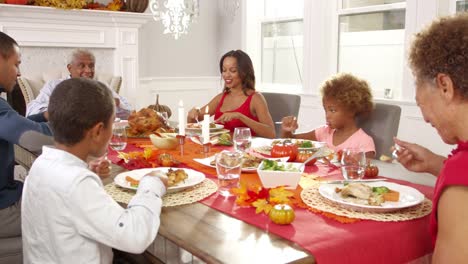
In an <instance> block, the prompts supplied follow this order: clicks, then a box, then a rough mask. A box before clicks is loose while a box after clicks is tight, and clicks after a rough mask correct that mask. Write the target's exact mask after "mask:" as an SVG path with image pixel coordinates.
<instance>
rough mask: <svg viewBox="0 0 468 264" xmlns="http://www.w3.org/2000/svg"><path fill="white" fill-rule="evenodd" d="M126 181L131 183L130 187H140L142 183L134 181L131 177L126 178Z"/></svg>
mask: <svg viewBox="0 0 468 264" xmlns="http://www.w3.org/2000/svg"><path fill="white" fill-rule="evenodd" d="M125 180H126V181H128V182H129V183H130V185H138V184H140V181H139V180H135V179H133V178H132V177H130V176H125Z"/></svg>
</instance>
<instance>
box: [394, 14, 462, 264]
mask: <svg viewBox="0 0 468 264" xmlns="http://www.w3.org/2000/svg"><path fill="white" fill-rule="evenodd" d="M409 61H410V66H411V68H412V70H413V75H414V76H415V80H416V102H417V104H418V106H419V108H420V109H421V112H422V114H423V117H424V120H426V122H428V123H430V124H431V125H432V126H433V127H434V128H435V129H436V130H437V132H438V133H439V135H440V137H441V138H442V140H443V141H444V142H445V143H447V144H456V145H457V147H456V149H455V150H453V151H452V153H451V154H450V155H449V156H448V158H445V157H442V156H439V155H436V154H434V153H433V152H431V151H429V150H428V149H426V148H423V147H421V146H419V145H416V144H411V143H408V142H404V141H401V140H397V139H396V140H395V142H396V143H397V144H399V145H400V146H401V147H402V149H401V150H400V151H398V161H399V162H400V163H401V164H403V166H405V167H406V168H407V169H409V170H411V171H418V172H429V173H432V174H433V175H435V176H438V178H437V183H436V186H435V189H434V199H433V207H432V214H431V217H430V232H431V235H432V238H433V243H434V254H433V258H432V263H466V262H467V261H468V243H467V242H466V239H467V237H468V222H467V219H468V203H467V201H468V114H467V113H468V14H466V13H465V14H462V15H457V16H454V17H448V18H442V19H440V20H438V21H435V22H434V23H432V25H431V26H429V27H428V28H427V29H425V30H423V31H422V32H420V33H419V34H417V35H416V38H415V41H414V43H413V46H412V48H411V52H410V56H409Z"/></svg>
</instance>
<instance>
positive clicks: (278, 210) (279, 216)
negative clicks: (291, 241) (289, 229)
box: [269, 204, 296, 225]
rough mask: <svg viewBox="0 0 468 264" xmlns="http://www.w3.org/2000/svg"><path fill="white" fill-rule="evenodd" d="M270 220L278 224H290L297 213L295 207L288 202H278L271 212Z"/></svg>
mask: <svg viewBox="0 0 468 264" xmlns="http://www.w3.org/2000/svg"><path fill="white" fill-rule="evenodd" d="M269 217H270V220H271V221H272V222H273V223H275V224H278V225H289V224H290V223H292V222H293V221H294V218H296V215H295V214H294V209H292V207H291V206H289V205H287V204H277V205H275V206H274V207H273V208H272V209H271V210H270V214H269Z"/></svg>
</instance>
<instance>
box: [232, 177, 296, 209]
mask: <svg viewBox="0 0 468 264" xmlns="http://www.w3.org/2000/svg"><path fill="white" fill-rule="evenodd" d="M231 191H232V193H233V194H235V195H236V196H237V198H236V204H237V205H240V206H251V207H255V213H257V214H260V213H265V214H267V215H268V214H269V213H270V211H271V209H272V208H273V207H274V206H275V205H277V204H288V205H290V206H291V207H292V206H294V205H299V203H298V201H297V199H296V198H295V197H294V193H293V192H291V191H288V190H286V189H285V188H284V186H281V187H276V188H264V187H262V186H258V185H254V186H246V185H245V184H243V185H241V186H240V187H239V188H233V189H231Z"/></svg>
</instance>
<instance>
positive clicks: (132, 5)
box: [125, 0, 149, 13]
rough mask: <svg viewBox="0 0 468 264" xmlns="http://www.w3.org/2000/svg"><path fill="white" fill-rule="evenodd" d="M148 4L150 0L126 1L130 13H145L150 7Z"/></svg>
mask: <svg viewBox="0 0 468 264" xmlns="http://www.w3.org/2000/svg"><path fill="white" fill-rule="evenodd" d="M148 4H149V0H125V5H126V6H127V11H129V12H138V13H143V12H145V10H146V8H147V7H148Z"/></svg>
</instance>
